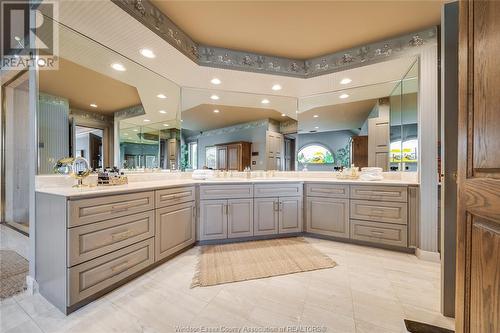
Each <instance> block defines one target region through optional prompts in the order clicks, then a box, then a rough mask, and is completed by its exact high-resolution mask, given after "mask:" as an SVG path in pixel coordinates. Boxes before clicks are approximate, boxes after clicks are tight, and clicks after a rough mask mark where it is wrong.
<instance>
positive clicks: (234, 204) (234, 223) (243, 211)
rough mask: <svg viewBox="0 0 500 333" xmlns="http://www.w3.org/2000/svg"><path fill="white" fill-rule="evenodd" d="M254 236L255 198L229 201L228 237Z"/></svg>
mask: <svg viewBox="0 0 500 333" xmlns="http://www.w3.org/2000/svg"><path fill="white" fill-rule="evenodd" d="M250 236H253V199H231V200H228V201H227V237H228V238H238V237H250Z"/></svg>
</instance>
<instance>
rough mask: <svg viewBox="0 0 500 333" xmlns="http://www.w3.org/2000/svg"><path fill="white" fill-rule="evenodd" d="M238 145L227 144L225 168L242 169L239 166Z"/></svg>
mask: <svg viewBox="0 0 500 333" xmlns="http://www.w3.org/2000/svg"><path fill="white" fill-rule="evenodd" d="M240 160H241V159H240V146H239V145H230V146H227V168H228V170H236V171H243V170H242V168H240Z"/></svg>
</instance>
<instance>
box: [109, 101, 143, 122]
mask: <svg viewBox="0 0 500 333" xmlns="http://www.w3.org/2000/svg"><path fill="white" fill-rule="evenodd" d="M144 114H146V111H144V107H143V106H142V105H141V104H139V105H135V106H131V107H129V108H126V109H123V110H119V111H116V112H114V114H113V115H114V119H116V120H123V119H127V118H132V117H137V116H142V115H144Z"/></svg>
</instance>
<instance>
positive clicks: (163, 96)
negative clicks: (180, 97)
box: [156, 94, 167, 99]
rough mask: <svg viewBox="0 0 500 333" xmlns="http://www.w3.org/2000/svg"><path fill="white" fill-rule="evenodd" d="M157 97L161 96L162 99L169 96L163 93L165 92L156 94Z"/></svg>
mask: <svg viewBox="0 0 500 333" xmlns="http://www.w3.org/2000/svg"><path fill="white" fill-rule="evenodd" d="M156 97H158V98H161V99H165V98H167V96H165V95H163V94H158V95H156Z"/></svg>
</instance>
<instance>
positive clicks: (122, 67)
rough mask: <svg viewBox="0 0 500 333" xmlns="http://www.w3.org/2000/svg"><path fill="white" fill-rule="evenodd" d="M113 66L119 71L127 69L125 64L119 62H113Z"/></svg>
mask: <svg viewBox="0 0 500 333" xmlns="http://www.w3.org/2000/svg"><path fill="white" fill-rule="evenodd" d="M111 68H113V69H114V70H115V71H119V72H124V71H126V70H127V69H126V68H125V66H123V65H122V64H120V63H118V62H115V63H113V64H111Z"/></svg>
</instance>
